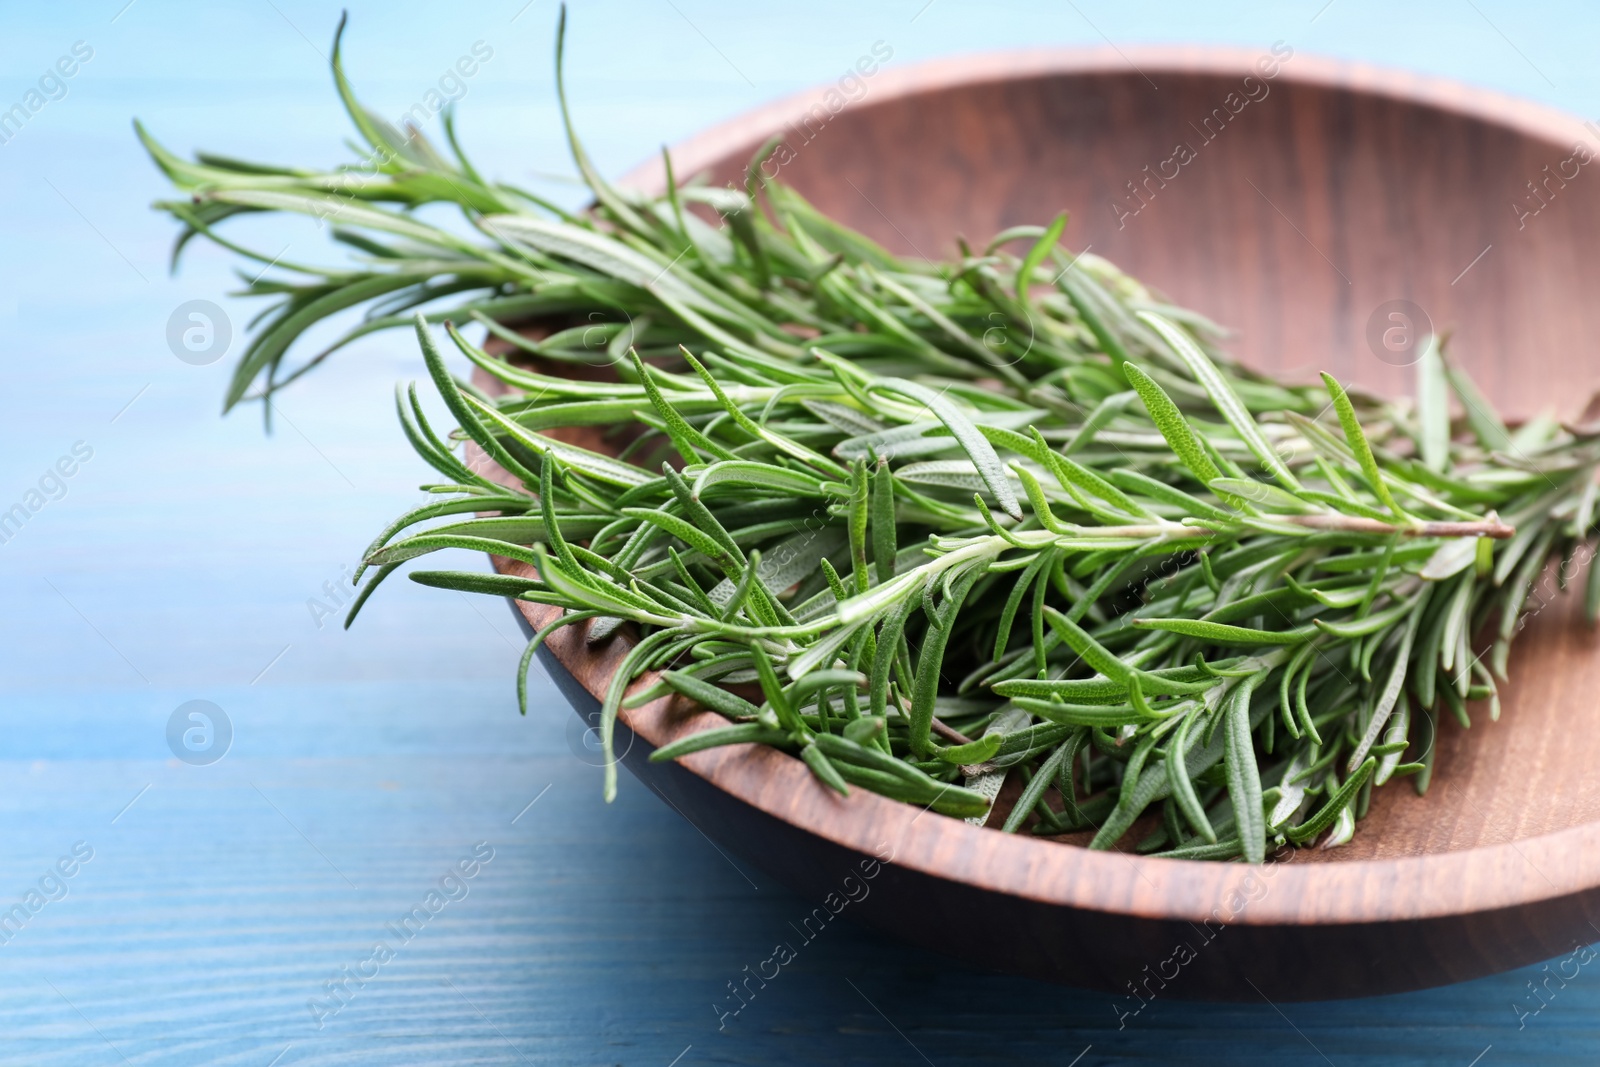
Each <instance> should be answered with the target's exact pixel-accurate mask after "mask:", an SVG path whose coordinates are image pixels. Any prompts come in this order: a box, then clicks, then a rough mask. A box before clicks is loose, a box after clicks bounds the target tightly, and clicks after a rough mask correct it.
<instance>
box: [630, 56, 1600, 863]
mask: <svg viewBox="0 0 1600 1067" xmlns="http://www.w3.org/2000/svg"><path fill="white" fill-rule="evenodd" d="M1253 59H1254V57H1247V56H1242V55H1240V56H1231V57H1230V56H1222V57H1221V58H1219V56H1218V54H1217V53H1206V54H1204V55H1202V56H1197V55H1195V54H1191V53H1183V52H1174V53H1170V54H1165V55H1160V54H1157V55H1151V54H1141V55H1139V56H1135V57H1132V61H1133V62H1134V63H1137V65H1138V66H1139V68H1140V70H1142V71H1143V73H1140V72H1139V71H1136V70H1134V69H1132V67H1131V66H1130V65H1129V64H1128V63H1127V62H1124V60H1123V59H1122V58H1121V57H1116V58H1114V59H1107V60H1105V61H1090V62H1083V61H1071V62H1052V61H1048V60H1047V61H1045V62H1043V63H1042V64H1039V65H1040V66H1042V67H1043V68H1046V69H1039V70H1036V71H1034V72H1026V71H1024V72H1022V73H1019V72H1018V71H1017V70H1016V69H1015V67H1014V66H1013V65H1011V64H1009V63H1001V62H996V63H993V64H992V68H991V69H990V70H989V73H988V75H984V74H983V73H982V72H981V71H980V74H979V76H978V77H976V78H974V77H973V75H972V72H971V71H970V70H969V71H967V72H965V73H961V74H959V75H946V76H945V77H943V79H942V83H941V79H940V78H939V77H934V78H932V79H931V80H930V79H928V78H925V77H924V78H922V79H921V80H920V81H918V80H917V79H915V78H912V79H907V80H905V81H903V82H902V83H900V84H899V85H896V83H894V82H893V81H892V80H891V79H888V78H885V79H883V80H882V81H881V82H880V85H879V87H876V88H875V87H872V86H870V85H869V90H868V93H867V96H866V97H865V98H864V99H863V100H861V101H860V102H859V103H857V104H856V105H854V106H851V107H848V108H846V109H844V110H842V111H840V112H838V113H837V114H833V115H831V116H829V117H828V118H827V119H826V120H825V121H820V122H819V121H817V120H816V116H817V114H818V112H816V111H815V110H814V109H813V110H812V111H810V112H806V111H804V110H803V108H802V107H801V106H800V105H799V104H798V103H794V102H791V103H789V104H787V105H779V106H776V107H774V108H770V109H767V110H766V111H764V112H759V113H757V114H756V115H753V116H750V117H748V118H746V119H743V120H740V121H738V122H736V123H735V124H731V125H730V126H729V127H724V128H722V129H721V130H717V131H713V132H712V134H711V135H708V136H706V137H703V138H701V139H698V140H697V141H695V142H691V143H690V144H689V145H686V146H684V148H683V149H682V150H681V151H680V153H679V155H678V157H677V158H678V161H679V165H678V169H679V173H680V174H684V173H692V172H695V171H700V172H706V173H709V175H710V177H711V178H712V179H713V180H715V181H717V182H728V181H736V182H739V183H741V184H742V182H743V175H744V169H745V166H746V163H747V162H748V160H749V158H750V155H751V153H752V152H753V150H754V149H755V147H756V146H758V145H759V144H760V143H761V142H763V141H764V140H766V138H767V137H768V136H770V135H771V134H773V133H777V132H780V131H781V132H784V133H785V135H786V141H787V144H788V146H789V148H790V151H788V152H786V153H783V155H782V156H781V157H780V158H782V159H783V160H784V162H783V165H782V166H781V168H779V171H778V174H779V177H780V179H781V180H782V181H785V182H787V183H789V184H791V185H793V186H795V187H796V188H797V189H799V191H800V192H802V193H803V194H804V195H805V196H807V197H808V198H809V199H811V200H812V201H813V202H814V203H815V204H816V205H817V206H818V207H819V208H821V209H822V210H823V211H825V212H827V213H829V214H831V215H833V216H835V217H837V218H840V219H842V220H844V221H845V222H847V223H849V224H850V225H852V226H855V227H858V228H860V229H861V230H863V231H865V232H866V233H868V234H870V235H871V236H873V237H874V238H876V239H877V240H879V241H881V242H882V243H883V244H884V245H886V246H887V247H889V248H891V249H893V250H895V251H896V252H899V253H903V254H911V255H921V256H927V257H947V256H951V255H953V254H954V252H955V239H956V237H957V235H962V236H965V237H966V238H967V239H968V240H969V241H970V242H972V243H973V244H982V243H983V242H986V241H987V240H988V238H989V237H990V236H991V235H993V234H995V233H997V232H999V231H1000V230H1002V229H1004V228H1006V227H1009V226H1015V225H1019V224H1025V223H1044V222H1047V221H1049V219H1050V218H1052V217H1053V216H1054V215H1055V214H1056V213H1057V212H1059V211H1061V210H1068V211H1070V212H1071V213H1072V219H1071V223H1070V225H1069V227H1068V230H1067V235H1066V241H1067V243H1068V244H1069V246H1071V247H1072V248H1074V249H1075V250H1092V251H1093V252H1094V253H1096V254H1099V255H1103V256H1106V257H1107V258H1110V259H1112V260H1114V261H1115V262H1117V263H1118V264H1119V265H1120V266H1122V267H1124V268H1125V269H1128V270H1130V271H1131V272H1133V273H1134V274H1136V275H1137V276H1139V277H1140V278H1141V279H1143V280H1144V281H1146V282H1147V283H1148V284H1150V285H1152V286H1154V287H1156V288H1158V289H1160V290H1161V291H1163V292H1164V293H1166V294H1167V295H1168V296H1170V297H1171V298H1172V299H1173V300H1175V301H1176V302H1178V303H1180V304H1183V305H1186V306H1188V307H1191V308H1194V309H1196V310H1198V311H1200V312H1202V313H1203V314H1205V315H1207V316H1209V317H1211V318H1212V319H1214V320H1215V321H1217V322H1219V323H1221V324H1223V325H1225V326H1227V327H1229V328H1230V329H1232V330H1234V331H1235V336H1234V337H1233V339H1232V341H1231V348H1232V349H1233V351H1234V352H1235V353H1237V354H1238V355H1239V356H1240V357H1241V358H1243V359H1244V360H1245V361H1247V362H1249V363H1251V364H1254V365H1256V366H1258V367H1262V368H1265V369H1270V370H1272V371H1274V372H1277V373H1279V374H1284V375H1289V376H1292V377H1296V378H1302V379H1306V378H1310V379H1314V376H1315V374H1316V372H1317V371H1319V370H1327V371H1330V372H1332V373H1334V374H1335V375H1337V376H1338V377H1339V378H1340V379H1341V380H1343V381H1345V382H1347V383H1348V382H1352V381H1353V382H1355V383H1357V384H1358V385H1361V386H1365V387H1368V388H1371V389H1374V390H1380V391H1383V392H1386V393H1389V394H1403V393H1408V392H1410V390H1411V384H1412V371H1411V368H1410V363H1411V362H1413V355H1414V354H1415V342H1414V338H1415V336H1416V335H1417V333H1416V331H1418V330H1419V328H1421V329H1425V328H1426V326H1425V324H1424V323H1423V322H1422V320H1421V317H1419V316H1417V315H1416V314H1415V311H1414V310H1410V311H1408V310H1407V309H1401V310H1402V313H1405V314H1408V315H1409V317H1410V319H1411V320H1412V321H1411V323H1410V326H1411V328H1412V330H1413V334H1412V338H1411V340H1412V345H1411V346H1410V347H1408V346H1407V345H1406V344H1405V343H1404V342H1405V341H1407V340H1408V338H1407V337H1406V336H1405V333H1404V331H1405V329H1406V323H1405V322H1404V321H1402V320H1393V319H1390V318H1388V317H1387V316H1388V313H1389V311H1392V310H1395V309H1394V308H1393V307H1386V306H1385V305H1388V304H1389V302H1391V301H1402V300H1403V301H1410V302H1411V303H1412V304H1413V305H1415V307H1417V308H1420V309H1422V311H1423V313H1424V314H1425V316H1426V317H1427V319H1429V320H1431V323H1432V324H1433V327H1434V328H1435V329H1437V330H1439V331H1441V332H1444V331H1449V333H1450V341H1449V351H1450V352H1451V353H1452V355H1453V356H1455V357H1456V358H1457V359H1458V360H1459V361H1460V363H1461V364H1462V365H1464V366H1465V367H1466V368H1467V369H1468V370H1469V372H1470V373H1471V374H1472V375H1473V377H1474V379H1475V380H1476V381H1477V382H1478V384H1479V386H1480V387H1481V388H1482V390H1483V391H1484V393H1485V394H1486V395H1487V396H1489V397H1490V398H1491V399H1492V400H1493V401H1494V402H1495V403H1496V405H1498V406H1499V408H1500V410H1501V411H1502V412H1503V413H1504V414H1506V415H1508V416H1514V417H1527V416H1531V415H1534V414H1537V413H1539V412H1541V411H1547V410H1548V411H1551V412H1553V413H1555V414H1557V415H1558V416H1560V417H1567V418H1571V417H1575V416H1577V415H1578V414H1579V412H1580V411H1581V410H1582V409H1583V408H1584V407H1585V404H1586V401H1587V399H1588V397H1589V396H1590V394H1591V393H1592V392H1593V391H1594V389H1595V388H1596V387H1597V386H1600V360H1597V359H1596V358H1595V357H1594V356H1593V355H1591V352H1592V343H1593V338H1595V337H1596V336H1600V301H1596V300H1594V299H1593V298H1592V297H1591V296H1590V295H1589V294H1590V292H1592V291H1593V290H1594V289H1595V287H1596V285H1600V261H1597V260H1596V259H1595V258H1594V257H1593V256H1588V255H1585V254H1583V253H1584V251H1585V250H1586V249H1589V248H1593V247H1594V246H1595V244H1596V242H1597V239H1600V175H1597V174H1590V173H1589V171H1590V170H1592V169H1594V166H1593V165H1592V164H1590V163H1589V161H1588V152H1589V150H1590V149H1592V150H1593V151H1597V152H1600V145H1596V144H1594V143H1593V141H1592V140H1589V136H1590V135H1589V134H1587V133H1586V132H1585V131H1584V130H1583V128H1582V127H1581V126H1579V124H1578V123H1577V121H1576V120H1568V119H1564V118H1563V117H1561V116H1557V115H1554V114H1552V113H1550V112H1547V111H1544V110H1542V109H1538V108H1534V107H1532V106H1531V105H1522V104H1518V103H1515V102H1512V101H1506V100H1503V99H1501V98H1496V97H1490V96H1487V95H1485V94H1481V93H1474V92H1471V91H1468V90H1464V89H1456V88H1454V87H1450V86H1441V85H1439V84H1437V83H1428V84H1426V85H1424V86H1421V87H1420V88H1419V87H1418V86H1417V85H1416V84H1412V83H1405V82H1401V81H1400V80H1398V79H1396V78H1395V77H1393V76H1379V75H1375V74H1371V73H1368V72H1361V71H1350V70H1346V69H1343V68H1339V67H1335V66H1333V65H1331V64H1328V63H1326V62H1320V63H1319V62H1318V61H1316V60H1313V59H1310V58H1308V57H1295V58H1293V59H1290V60H1288V61H1286V62H1284V63H1282V64H1281V67H1280V73H1279V75H1278V76H1277V77H1275V78H1272V79H1264V78H1262V77H1261V76H1260V73H1259V71H1256V72H1255V77H1253V78H1252V79H1251V80H1249V81H1246V80H1245V75H1246V74H1249V73H1252V72H1251V68H1250V64H1251V62H1252V61H1253ZM1297 64H1298V66H1297ZM1052 65H1053V66H1055V67H1056V68H1057V69H1048V68H1050V67H1051V66H1052ZM1075 66H1076V67H1077V69H1073V68H1074V67H1075ZM1147 75H1148V77H1147ZM912 82H916V84H914V85H913V84H911V83H912ZM874 93H876V95H874ZM1400 93H1404V94H1405V96H1406V97H1408V98H1404V99H1403V98H1402V96H1401V95H1399V94H1400ZM807 114H809V115H810V116H812V121H810V122H809V123H808V122H807V121H806V120H805V119H804V118H803V116H805V115H807ZM1580 137H1581V138H1584V139H1585V140H1584V141H1583V143H1581V144H1579V143H1578V138H1580ZM1575 148H1581V149H1583V151H1581V152H1579V151H1575ZM633 180H635V181H640V182H644V183H653V181H654V180H655V179H653V178H652V176H651V174H650V173H649V171H648V168H647V169H646V170H643V171H641V172H638V173H637V174H636V175H635V176H634V177H633ZM1530 183H1531V184H1530ZM1373 321H1377V322H1379V323H1380V326H1379V328H1378V329H1377V331H1376V333H1375V334H1374V335H1373V336H1374V338H1375V339H1374V340H1372V341H1371V342H1370V343H1369V325H1370V324H1371V323H1372V322H1373ZM1395 326H1398V327H1400V330H1401V333H1399V334H1395V333H1391V334H1390V335H1389V337H1388V338H1387V339H1385V338H1384V337H1383V333H1384V331H1385V330H1388V329H1390V328H1392V327H1395ZM1386 342H1387V343H1386ZM1579 569H1580V564H1579V563H1578V562H1574V563H1573V564H1572V566H1571V567H1570V568H1569V573H1576V572H1577V571H1578V570H1579ZM1585 577H1586V574H1583V575H1579V576H1578V577H1577V579H1576V581H1577V582H1578V584H1579V587H1580V588H1581V584H1582V581H1583V580H1584V578H1585ZM1556 585H1557V583H1556V573H1555V568H1554V567H1552V569H1551V570H1550V571H1549V572H1547V573H1546V575H1545V577H1544V579H1543V580H1542V582H1541V583H1540V584H1539V585H1538V587H1537V588H1536V589H1535V591H1534V593H1533V594H1532V602H1533V603H1535V604H1547V605H1548V606H1547V607H1542V608H1539V609H1538V610H1537V611H1536V613H1535V615H1534V616H1533V617H1532V618H1531V619H1530V620H1529V621H1528V623H1527V629H1526V631H1525V632H1524V634H1523V635H1522V637H1521V638H1520V639H1519V641H1518V643H1517V645H1516V650H1515V653H1514V655H1513V658H1512V664H1511V674H1512V677H1513V682H1512V684H1511V685H1510V686H1509V687H1507V689H1506V692H1505V699H1504V701H1503V711H1502V715H1501V718H1500V721H1498V722H1491V721H1490V720H1489V717H1488V711H1487V707H1486V706H1485V705H1481V704H1479V705H1474V706H1473V709H1472V710H1473V727H1472V729H1471V730H1470V732H1469V731H1467V730H1463V729H1462V728H1460V727H1459V726H1457V725H1455V724H1454V723H1453V722H1449V723H1446V724H1444V725H1442V726H1441V727H1440V729H1439V731H1438V733H1439V736H1438V737H1437V739H1436V740H1433V739H1429V738H1428V737H1427V736H1426V735H1427V733H1428V730H1427V727H1426V723H1425V722H1424V723H1423V724H1422V725H1421V727H1420V728H1419V730H1418V735H1419V736H1418V742H1417V743H1419V744H1422V745H1426V744H1428V743H1436V744H1437V746H1438V749H1439V751H1438V753H1437V763H1436V770H1435V775H1434V781H1433V786H1432V788H1431V790H1430V792H1429V795H1428V796H1427V797H1426V798H1419V797H1417V796H1416V795H1415V792H1414V791H1413V790H1412V789H1410V788H1408V787H1407V786H1405V785H1404V784H1403V783H1401V784H1397V785H1395V786H1393V787H1391V788H1388V789H1383V790H1379V791H1377V792H1376V794H1375V795H1374V798H1373V808H1372V811H1371V813H1370V815H1369V819H1368V825H1366V826H1365V827H1364V828H1363V829H1364V832H1363V833H1360V834H1358V835H1357V836H1356V839H1355V841H1354V843H1353V844H1352V845H1350V846H1348V847H1345V848H1341V849H1337V850H1333V851H1329V852H1321V853H1317V854H1315V858H1317V859H1321V860H1327V861H1333V862H1337V861H1348V860H1357V859H1368V858H1373V857H1388V856H1400V855H1414V854H1423V853H1436V852H1446V851H1454V850H1459V849H1466V848H1472V847H1474V846H1478V845H1485V844H1493V843H1502V842H1506V841H1515V840H1519V839H1522V838H1526V837H1531V836H1535V835H1539V834H1545V833H1549V832H1552V831H1556V830H1561V829H1564V828H1567V827H1571V826H1576V825H1578V824H1581V823H1587V822H1590V821H1593V820H1595V819H1596V817H1597V815H1600V781H1597V780H1596V779H1595V778H1594V777H1593V776H1592V775H1589V774H1588V773H1587V771H1588V769H1589V768H1590V767H1593V766H1595V765H1596V763H1597V762H1600V730H1597V729H1595V728H1594V727H1595V726H1596V725H1600V709H1597V708H1596V706H1595V705H1596V701H1595V700H1594V699H1593V697H1592V696H1591V694H1593V693H1594V692H1596V691H1597V688H1600V657H1597V656H1596V655H1595V650H1596V647H1597V646H1596V643H1595V638H1594V635H1593V633H1592V631H1590V630H1589V628H1588V627H1586V626H1585V625H1584V623H1583V621H1582V617H1581V611H1580V610H1578V605H1577V603H1576V602H1577V601H1578V600H1579V599H1580V598H1579V597H1576V596H1572V595H1563V594H1560V593H1558V592H1557V588H1556ZM1416 751H1418V750H1417V749H1414V750H1413V752H1414V753H1415V752H1416ZM1408 758H1414V755H1413V757H1408ZM1055 847H1061V846H1055ZM1307 858H1313V857H1311V856H1308V857H1307Z"/></svg>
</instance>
